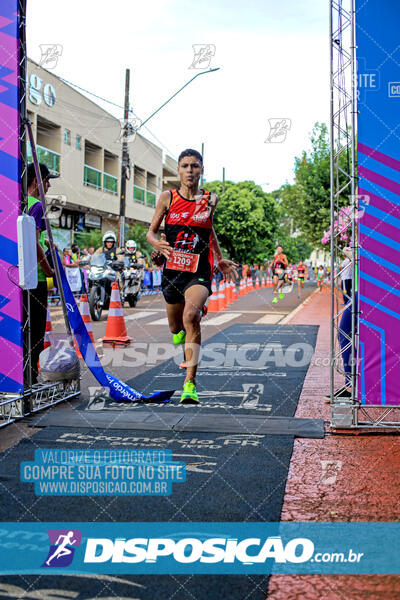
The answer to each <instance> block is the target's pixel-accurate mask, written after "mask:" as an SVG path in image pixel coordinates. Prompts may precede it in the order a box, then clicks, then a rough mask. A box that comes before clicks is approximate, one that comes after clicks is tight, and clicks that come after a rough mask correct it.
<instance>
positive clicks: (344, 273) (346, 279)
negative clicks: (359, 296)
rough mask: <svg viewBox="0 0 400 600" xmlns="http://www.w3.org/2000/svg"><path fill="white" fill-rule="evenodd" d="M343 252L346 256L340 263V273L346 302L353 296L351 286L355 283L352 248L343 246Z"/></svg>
mask: <svg viewBox="0 0 400 600" xmlns="http://www.w3.org/2000/svg"><path fill="white" fill-rule="evenodd" d="M342 253H343V255H344V257H345V258H344V260H343V261H342V262H341V263H340V267H339V273H340V282H341V286H342V292H343V302H344V304H346V303H347V302H348V300H350V298H351V288H352V283H353V273H352V268H351V260H350V258H349V256H350V257H351V248H343V250H342Z"/></svg>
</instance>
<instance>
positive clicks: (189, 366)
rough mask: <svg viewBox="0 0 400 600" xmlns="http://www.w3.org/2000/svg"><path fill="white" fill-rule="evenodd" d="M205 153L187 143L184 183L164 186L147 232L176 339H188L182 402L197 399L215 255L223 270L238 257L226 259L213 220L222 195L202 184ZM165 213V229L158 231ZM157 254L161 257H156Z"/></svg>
mask: <svg viewBox="0 0 400 600" xmlns="http://www.w3.org/2000/svg"><path fill="white" fill-rule="evenodd" d="M202 173H203V157H202V156H201V154H200V153H199V152H197V150H192V149H187V150H184V151H183V152H181V154H180V156H179V159H178V175H179V179H180V182H181V187H180V189H179V190H178V189H174V190H170V191H165V192H162V194H161V195H160V198H159V200H158V202H157V206H156V210H155V213H154V216H153V219H152V221H151V224H150V227H149V230H148V232H147V236H146V237H147V241H148V242H149V243H150V244H151V245H152V246H153V247H154V248H155V249H156V250H157V251H158V254H157V256H158V258H159V256H160V255H162V256H163V257H165V259H166V262H165V265H164V269H163V276H162V282H161V289H162V291H163V295H164V298H165V301H166V308H167V316H168V323H169V328H170V331H171V333H172V334H173V342H174V344H183V343H184V344H185V361H186V365H185V366H186V378H185V382H184V385H183V392H182V395H181V400H180V401H181V403H188V404H197V403H198V402H199V399H198V396H197V392H196V372H197V362H198V356H199V351H200V343H201V331H200V319H201V314H202V309H203V306H204V303H205V301H206V300H207V298H208V296H210V295H211V280H212V274H213V266H214V261H215V262H216V264H217V267H218V269H219V270H220V271H221V272H222V273H223V274H224V275H229V274H231V273H232V274H234V273H235V267H236V266H237V265H236V263H234V262H232V261H230V260H225V259H224V258H223V257H222V253H221V249H220V247H219V244H218V240H217V236H216V235H215V232H214V229H213V225H212V220H213V215H214V211H215V208H216V206H217V202H218V197H217V196H216V195H215V194H211V193H210V192H208V191H206V190H199V181H200V177H201V174H202ZM164 217H165V234H164V233H162V234H161V238H158V236H157V233H158V230H159V228H160V225H161V223H162V221H163V219H164ZM157 260H158V259H157Z"/></svg>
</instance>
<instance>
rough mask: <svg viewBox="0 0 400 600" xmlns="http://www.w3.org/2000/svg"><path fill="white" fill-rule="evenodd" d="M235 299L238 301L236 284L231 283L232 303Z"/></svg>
mask: <svg viewBox="0 0 400 600" xmlns="http://www.w3.org/2000/svg"><path fill="white" fill-rule="evenodd" d="M237 299H238V295H237V288H236V282H235V281H232V300H233V302H236V300H237Z"/></svg>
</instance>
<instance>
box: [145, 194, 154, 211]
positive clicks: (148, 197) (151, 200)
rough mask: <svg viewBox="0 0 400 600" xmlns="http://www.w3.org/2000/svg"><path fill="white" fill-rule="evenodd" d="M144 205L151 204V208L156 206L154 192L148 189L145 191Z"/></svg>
mask: <svg viewBox="0 0 400 600" xmlns="http://www.w3.org/2000/svg"><path fill="white" fill-rule="evenodd" d="M146 205H147V206H152V207H153V208H155V206H156V195H155V194H154V192H149V190H147V192H146Z"/></svg>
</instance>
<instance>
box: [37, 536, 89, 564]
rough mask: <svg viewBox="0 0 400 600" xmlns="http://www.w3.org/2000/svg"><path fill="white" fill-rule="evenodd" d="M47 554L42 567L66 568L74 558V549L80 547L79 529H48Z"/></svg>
mask: <svg viewBox="0 0 400 600" xmlns="http://www.w3.org/2000/svg"><path fill="white" fill-rule="evenodd" d="M47 535H48V536H49V540H50V548H49V553H48V555H47V558H46V560H45V561H44V563H43V564H42V567H68V566H69V565H70V564H71V563H72V559H73V558H74V553H75V548H77V547H78V546H80V545H81V541H82V532H81V531H80V530H79V529H48V530H47Z"/></svg>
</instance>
